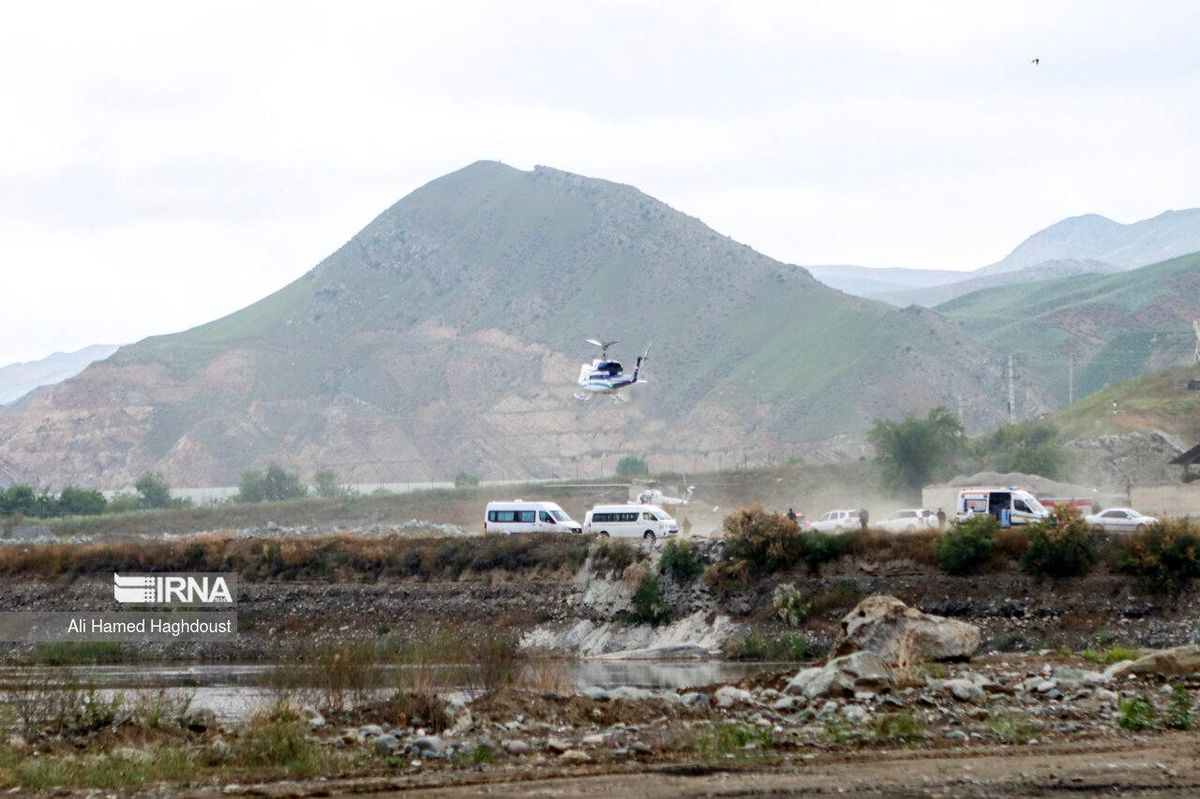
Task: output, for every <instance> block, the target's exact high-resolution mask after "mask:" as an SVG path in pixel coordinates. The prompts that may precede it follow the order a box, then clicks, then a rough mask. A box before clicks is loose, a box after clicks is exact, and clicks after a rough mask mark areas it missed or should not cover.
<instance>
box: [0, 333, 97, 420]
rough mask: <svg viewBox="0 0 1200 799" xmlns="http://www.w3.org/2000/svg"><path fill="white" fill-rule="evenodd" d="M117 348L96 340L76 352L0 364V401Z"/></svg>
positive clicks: (46, 383) (60, 376)
mask: <svg viewBox="0 0 1200 799" xmlns="http://www.w3.org/2000/svg"><path fill="white" fill-rule="evenodd" d="M116 351H117V348H116V347H115V346H113V345H111V344H93V345H92V346H90V347H84V348H83V349H81V350H76V351H75V352H56V353H54V354H52V355H47V356H46V357H45V358H42V359H41V360H37V361H25V362H23V363H10V364H9V365H8V366H0V405H5V404H8V403H12V402H16V401H17V400H19V399H20V398H21V397H23V396H25V395H26V394H28V393H29V392H30V391H33V390H34V389H35V388H39V387H41V386H52V385H54V384H55V383H61V382H62V381H64V380H66V379H67V378H68V377H74V376H75V375H77V374H79V373H80V372H82V371H83V370H84V367H86V366H87V365H88V364H89V363H94V362H95V361H102V360H104V359H105V358H107V357H108V356H110V355H112V354H113V353H114V352H116Z"/></svg>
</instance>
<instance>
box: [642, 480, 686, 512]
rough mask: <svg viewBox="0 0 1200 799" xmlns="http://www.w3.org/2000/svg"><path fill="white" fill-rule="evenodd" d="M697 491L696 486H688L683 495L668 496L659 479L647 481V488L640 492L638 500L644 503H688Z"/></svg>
mask: <svg viewBox="0 0 1200 799" xmlns="http://www.w3.org/2000/svg"><path fill="white" fill-rule="evenodd" d="M695 493H696V487H695V486H688V487H687V491H686V492H685V493H684V495H683V496H682V497H668V496H667V495H666V494H664V493H663V490H662V484H661V483H659V482H658V481H657V480H651V481H649V482H648V483H646V490H645V491H643V492H642V493H640V494H638V502H639V503H640V504H642V505H660V506H662V505H686V504H688V503H689V502H691V501H692V494H695Z"/></svg>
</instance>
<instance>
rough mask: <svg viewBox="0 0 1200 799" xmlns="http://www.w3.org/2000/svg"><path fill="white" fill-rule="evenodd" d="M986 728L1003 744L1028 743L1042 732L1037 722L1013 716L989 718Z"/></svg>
mask: <svg viewBox="0 0 1200 799" xmlns="http://www.w3.org/2000/svg"><path fill="white" fill-rule="evenodd" d="M987 727H988V729H989V730H991V731H992V734H993V735H995V736H996V737H997V738H999V739H1000V740H1001V741H1003V742H1004V743H1009V744H1021V745H1024V744H1027V743H1029V742H1030V741H1032V740H1033V739H1034V737H1035V736H1037V735H1038V734H1039V733H1040V732H1041V731H1042V725H1041V724H1039V723H1038V722H1036V721H1030V720H1028V719H1024V718H1020V717H1015V716H997V717H995V718H990V719H988V720H987Z"/></svg>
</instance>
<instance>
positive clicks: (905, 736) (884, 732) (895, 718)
mask: <svg viewBox="0 0 1200 799" xmlns="http://www.w3.org/2000/svg"><path fill="white" fill-rule="evenodd" d="M871 728H872V731H873V732H874V733H875V740H877V741H880V742H881V743H895V744H908V743H912V742H913V741H915V740H917V739H918V738H920V737H921V722H919V721H917V717H916V716H914V715H913V714H912V713H908V712H900V713H886V714H884V715H882V716H880V717H879V718H877V719H875V721H874V722H872V724H871Z"/></svg>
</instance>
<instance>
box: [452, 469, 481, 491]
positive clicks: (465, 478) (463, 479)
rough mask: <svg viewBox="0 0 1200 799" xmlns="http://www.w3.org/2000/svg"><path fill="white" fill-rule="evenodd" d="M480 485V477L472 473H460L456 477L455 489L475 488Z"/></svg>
mask: <svg viewBox="0 0 1200 799" xmlns="http://www.w3.org/2000/svg"><path fill="white" fill-rule="evenodd" d="M477 485H479V475H475V474H471V473H470V472H459V473H458V474H456V475H454V487H455V488H474V487H475V486H477Z"/></svg>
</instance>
